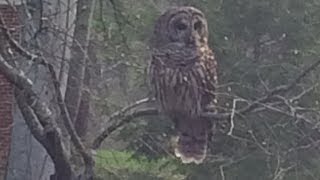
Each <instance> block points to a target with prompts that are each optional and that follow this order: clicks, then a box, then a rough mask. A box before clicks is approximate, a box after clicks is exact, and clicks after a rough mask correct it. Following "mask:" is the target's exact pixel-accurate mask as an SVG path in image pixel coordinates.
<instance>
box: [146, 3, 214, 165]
mask: <svg viewBox="0 0 320 180" xmlns="http://www.w3.org/2000/svg"><path fill="white" fill-rule="evenodd" d="M151 49H152V58H151V61H150V65H149V76H148V77H149V79H150V84H151V87H152V89H153V90H154V93H155V98H156V101H157V103H158V105H159V106H160V109H161V110H162V112H163V113H164V114H165V115H167V116H168V117H169V118H170V119H172V121H173V122H174V124H175V130H176V133H177V137H178V138H177V142H176V143H177V144H176V145H175V150H174V152H175V155H176V156H177V157H179V158H180V159H181V160H182V162H183V163H191V162H194V163H196V164H199V163H202V162H203V160H204V159H205V156H206V153H207V146H208V145H207V144H208V138H209V136H210V132H211V128H212V120H211V119H208V118H204V117H202V116H201V113H202V112H203V111H204V110H205V108H206V106H208V105H209V104H211V103H214V102H216V99H215V98H216V96H215V89H216V85H217V71H216V69H217V62H216V60H215V58H214V54H213V52H212V50H210V48H209V46H208V26H207V21H206V18H205V16H204V14H203V13H202V12H201V11H200V10H198V9H196V8H194V7H187V6H183V7H176V8H172V9H170V10H168V11H166V12H165V13H163V14H162V15H161V16H160V17H159V18H158V20H157V21H156V24H155V27H154V34H153V37H152V43H151Z"/></svg>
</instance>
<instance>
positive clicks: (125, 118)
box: [92, 108, 159, 149]
mask: <svg viewBox="0 0 320 180" xmlns="http://www.w3.org/2000/svg"><path fill="white" fill-rule="evenodd" d="M158 114H159V111H158V109H156V108H146V109H139V110H136V111H133V112H131V113H128V114H126V115H123V114H122V115H121V116H117V121H118V122H119V123H115V124H113V125H111V126H109V127H108V128H107V129H105V130H104V131H103V132H102V133H101V134H100V135H99V136H98V137H96V138H95V139H94V141H93V143H92V148H93V149H97V148H99V147H100V145H101V143H102V142H103V140H104V139H105V138H107V137H108V136H109V135H110V134H111V133H112V132H114V131H115V130H117V129H118V128H119V127H121V126H123V125H124V124H127V123H129V122H131V121H132V120H133V119H134V118H138V117H142V116H152V115H158Z"/></svg>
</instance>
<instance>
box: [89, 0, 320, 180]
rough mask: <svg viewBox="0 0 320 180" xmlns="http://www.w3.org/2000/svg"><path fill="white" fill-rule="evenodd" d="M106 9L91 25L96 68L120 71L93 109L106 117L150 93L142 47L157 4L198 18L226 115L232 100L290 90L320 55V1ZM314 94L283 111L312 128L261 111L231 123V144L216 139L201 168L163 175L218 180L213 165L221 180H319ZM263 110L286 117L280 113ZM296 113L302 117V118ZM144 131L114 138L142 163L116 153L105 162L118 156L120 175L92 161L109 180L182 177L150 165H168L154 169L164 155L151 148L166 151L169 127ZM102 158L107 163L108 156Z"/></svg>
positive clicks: (146, 1) (182, 0)
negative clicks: (190, 9) (194, 11)
mask: <svg viewBox="0 0 320 180" xmlns="http://www.w3.org/2000/svg"><path fill="white" fill-rule="evenodd" d="M107 2H109V1H107ZM114 2H115V3H114V4H112V3H106V4H104V5H103V6H99V7H100V8H102V11H97V13H96V21H95V27H96V31H97V35H98V36H99V37H100V40H101V43H102V44H104V47H103V49H101V51H100V52H99V55H100V56H101V57H103V59H104V62H103V63H105V64H107V65H108V66H112V65H114V64H117V63H118V62H123V64H124V66H121V67H120V68H117V69H115V70H114V71H112V72H109V73H107V75H106V76H107V77H109V78H110V77H111V78H112V81H110V82H108V83H107V87H108V88H106V89H103V92H104V93H103V98H101V99H100V100H99V101H101V102H100V104H103V105H104V106H101V107H102V108H101V109H102V111H103V112H102V114H109V113H110V112H113V111H114V110H117V109H119V108H121V107H123V106H124V105H125V104H127V103H128V102H131V101H134V100H135V99H139V97H144V96H146V95H148V94H149V92H148V88H147V86H146V83H145V77H146V74H145V68H146V66H147V61H148V58H149V49H148V40H149V37H150V36H151V33H152V28H153V22H154V20H155V18H156V17H157V16H158V15H159V14H160V11H162V10H164V9H165V8H163V7H162V5H163V4H165V5H170V4H179V5H192V6H195V7H198V8H199V9H201V10H202V11H203V12H204V13H205V14H206V17H207V19H208V25H209V31H210V32H209V34H210V38H209V43H210V47H212V48H213V49H214V51H215V55H216V58H217V60H218V65H219V82H220V85H221V88H219V92H221V94H222V95H220V96H219V101H220V105H221V111H222V112H230V111H231V109H232V108H233V107H232V106H231V105H232V101H233V99H235V98H238V99H244V100H247V101H248V102H252V101H255V100H256V99H259V97H262V96H264V95H265V94H266V93H268V90H269V89H272V88H274V87H277V86H280V85H286V84H288V83H289V82H291V81H292V80H294V79H295V78H296V77H297V75H298V74H299V73H301V72H302V71H303V70H304V69H306V67H308V66H310V65H311V63H312V62H314V60H316V58H318V57H319V55H320V43H319V42H320V41H319V39H320V23H319V19H320V2H319V1H316V0H306V1H302V0H259V1H256V0H175V1H169V0H161V1H153V0H137V1H132V0H124V1H114ZM100 12H103V13H101V14H99V13H100ZM319 78H320V72H319V71H315V72H314V73H311V75H310V76H308V77H307V78H305V79H303V81H301V82H299V84H297V86H295V87H294V88H292V89H291V90H290V92H289V93H287V94H285V95H283V94H281V95H283V97H284V98H287V99H290V98H293V97H296V96H298V95H299V94H300V93H301V92H302V91H303V90H306V89H308V88H310V87H311V86H313V85H315V84H317V83H319ZM227 84H228V85H227ZM228 89H231V92H230V91H229V90H228ZM319 92H320V91H319V87H315V88H314V89H312V90H310V91H308V93H306V94H304V95H303V96H302V97H300V98H299V100H296V101H292V102H291V101H288V102H287V103H288V104H289V105H290V106H292V107H297V108H298V110H297V111H295V112H296V113H301V114H302V115H303V116H305V117H307V118H308V119H312V120H313V121H312V122H305V121H304V120H301V119H299V118H294V117H291V116H290V115H288V114H286V113H283V112H281V111H275V110H272V109H268V108H267V109H266V110H264V111H259V112H252V113H248V114H246V115H245V116H237V117H236V118H235V129H234V134H233V135H234V136H226V135H225V134H222V135H219V136H215V137H214V138H213V142H212V143H211V144H210V147H211V148H210V149H211V151H210V152H209V157H208V160H207V162H206V164H203V165H201V166H187V167H185V166H181V165H179V164H175V163H173V164H171V165H172V166H170V168H169V169H171V170H172V169H175V168H178V167H179V168H182V169H183V171H184V173H183V174H185V177H186V178H185V179H191V180H198V179H199V180H207V179H221V176H222V175H221V171H220V167H221V166H223V167H224V168H223V170H224V171H223V172H224V175H225V179H227V180H257V179H259V180H267V179H274V180H293V179H297V180H298V179H299V180H309V179H319V177H320V174H319V173H320V171H319V170H318V169H319V166H320V164H319V159H320V157H319V152H318V151H317V149H316V148H315V146H317V144H318V143H317V142H318V139H319V138H320V136H319V134H318V132H317V130H315V129H314V128H313V127H311V126H312V125H314V124H317V123H318V119H317V118H314V117H318V116H315V114H313V113H314V112H318V111H319V101H320V100H319V97H320V96H319ZM106 99H107V100H108V101H106ZM245 105H247V102H241V103H239V104H237V109H239V108H241V107H244V106H245ZM265 105H268V106H272V107H274V108H275V109H278V110H279V109H280V110H283V111H285V112H290V111H289V110H290V107H288V106H278V105H274V104H265ZM261 107H263V106H261ZM300 107H303V108H306V109H307V110H308V112H305V111H303V110H302V109H299V108H300ZM106 109H109V111H106ZM306 109H304V110H306ZM144 122H145V121H143V122H141V121H135V123H132V124H129V125H128V126H126V127H125V128H124V129H123V130H122V131H121V132H120V133H119V136H118V137H117V138H116V139H122V140H125V141H126V142H128V144H129V146H127V147H126V148H128V149H130V150H136V151H137V152H135V154H138V156H142V157H143V158H142V159H140V160H139V161H138V160H137V159H134V160H131V159H130V157H131V155H132V154H131V153H127V154H126V153H120V152H116V151H115V152H113V153H116V154H117V153H118V154H117V156H118V157H120V156H121V155H124V154H126V155H124V157H125V158H124V159H122V160H121V159H120V162H121V163H120V164H118V166H115V167H114V166H113V164H116V161H113V160H111V161H110V162H109V160H110V159H112V158H106V159H108V162H104V164H103V165H101V161H102V160H101V159H100V160H99V159H97V161H98V162H99V163H100V164H99V163H98V167H102V166H103V167H106V169H111V170H112V172H115V169H117V170H116V172H117V174H121V175H123V174H125V176H121V177H120V179H121V178H122V179H128V178H129V175H128V174H130V175H132V174H136V175H137V174H139V176H143V178H147V179H148V178H149V179H150V178H151V179H152V178H153V179H157V178H169V177H170V176H165V177H164V176H162V175H161V177H160V176H157V175H160V174H162V173H163V172H165V173H164V174H168V175H169V174H170V175H174V174H175V173H174V172H176V173H177V174H178V175H181V174H180V173H179V172H177V171H171V170H169V169H166V170H165V171H162V170H159V167H160V166H161V165H159V166H158V165H157V163H159V164H163V163H165V162H172V160H168V159H162V160H157V158H158V157H162V156H164V155H167V154H166V152H165V151H160V150H159V149H160V147H165V148H168V147H170V146H167V145H166V144H165V143H166V142H168V141H169V137H168V135H167V134H172V128H171V124H170V123H169V122H168V121H163V120H162V118H152V120H151V118H150V119H149V120H148V121H147V122H149V123H144ZM141 142H144V143H146V144H147V145H145V144H142V143H141ZM159 144H160V145H159ZM137 147H139V148H137ZM141 147H143V148H141ZM150 147H152V148H153V149H156V151H157V153H153V151H152V150H150ZM106 153H107V156H108V157H111V154H110V152H109V151H106ZM108 153H109V154H108ZM102 154H103V153H102ZM143 155H145V156H143ZM215 155H221V156H222V157H223V160H222V161H219V162H215V160H216V159H215V158H212V156H215ZM125 159H130V161H129V162H131V163H132V164H131V165H129V164H130V163H129V164H127V163H126V161H125ZM151 159H152V160H151ZM141 162H142V163H141ZM110 167H112V168H110ZM147 167H152V170H149V169H148V170H146V169H147ZM153 167H154V168H153ZM137 169H138V170H137ZM97 170H99V168H98V169H97ZM102 172H108V171H107V170H103V171H102ZM100 173H101V172H100ZM107 174H108V175H110V174H111V173H107ZM126 175H128V176H126ZM113 176H114V175H113ZM106 177H111V175H110V176H106ZM131 177H133V176H131ZM179 177H180V176H179ZM181 177H184V176H181ZM138 179H139V178H138ZM140 179H142V177H140ZM169 179H170V178H169Z"/></svg>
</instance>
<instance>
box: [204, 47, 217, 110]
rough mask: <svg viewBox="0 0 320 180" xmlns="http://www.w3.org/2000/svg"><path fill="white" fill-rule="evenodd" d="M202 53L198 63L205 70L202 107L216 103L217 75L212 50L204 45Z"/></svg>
mask: <svg viewBox="0 0 320 180" xmlns="http://www.w3.org/2000/svg"><path fill="white" fill-rule="evenodd" d="M203 54H204V55H203V56H202V57H203V58H202V59H201V63H200V64H201V66H202V68H203V69H204V72H205V77H204V91H203V98H202V101H203V102H202V103H201V104H202V105H203V107H204V106H207V105H209V104H212V103H213V104H215V103H217V96H216V89H217V85H218V76H217V61H216V59H215V56H214V53H213V52H212V50H210V49H209V48H208V47H206V49H203Z"/></svg>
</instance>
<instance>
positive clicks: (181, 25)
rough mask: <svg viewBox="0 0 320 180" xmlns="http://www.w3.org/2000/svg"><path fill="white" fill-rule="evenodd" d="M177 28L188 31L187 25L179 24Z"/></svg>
mask: <svg viewBox="0 0 320 180" xmlns="http://www.w3.org/2000/svg"><path fill="white" fill-rule="evenodd" d="M176 27H177V29H178V30H180V31H183V30H186V29H187V27H188V26H187V24H185V23H178V24H177V25H176Z"/></svg>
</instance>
